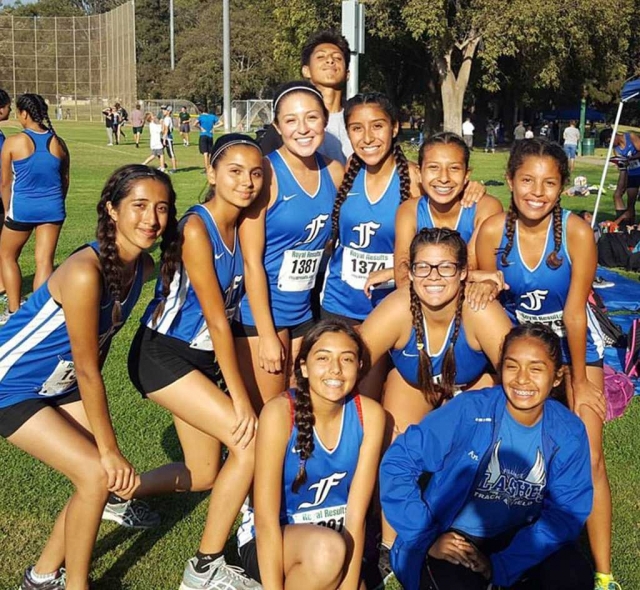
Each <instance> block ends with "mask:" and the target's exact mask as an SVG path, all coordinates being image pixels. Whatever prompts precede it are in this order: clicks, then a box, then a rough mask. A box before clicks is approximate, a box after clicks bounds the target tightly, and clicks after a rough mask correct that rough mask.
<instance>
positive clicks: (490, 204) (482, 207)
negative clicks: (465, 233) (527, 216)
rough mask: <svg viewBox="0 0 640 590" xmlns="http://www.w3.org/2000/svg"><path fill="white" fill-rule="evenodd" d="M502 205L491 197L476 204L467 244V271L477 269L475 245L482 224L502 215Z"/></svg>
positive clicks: (484, 198) (486, 196)
mask: <svg viewBox="0 0 640 590" xmlns="http://www.w3.org/2000/svg"><path fill="white" fill-rule="evenodd" d="M502 211H503V209H502V203H500V201H498V199H496V198H495V197H492V196H491V195H485V196H484V197H483V199H482V200H481V201H480V202H479V203H478V208H477V209H476V217H475V219H474V225H475V227H474V230H473V234H472V235H471V239H470V240H469V244H468V257H469V270H475V269H476V268H478V260H477V257H476V244H477V242H478V234H479V232H480V227H481V226H482V224H483V222H484V221H485V220H486V219H488V218H489V217H491V216H492V215H496V214H498V213H502Z"/></svg>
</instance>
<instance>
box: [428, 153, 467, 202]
mask: <svg viewBox="0 0 640 590" xmlns="http://www.w3.org/2000/svg"><path fill="white" fill-rule="evenodd" d="M470 172H471V171H470V170H469V169H468V168H467V165H466V162H465V153H464V150H463V149H462V148H461V147H460V146H458V145H456V144H454V143H435V144H431V145H429V146H428V147H427V148H426V149H425V151H424V154H423V157H422V165H421V166H420V180H421V183H422V187H423V188H424V190H425V192H426V193H427V195H428V196H429V199H431V200H432V201H434V202H435V203H438V204H440V205H447V204H449V203H451V202H453V201H454V200H455V199H456V198H457V197H458V196H459V195H460V194H462V191H464V188H465V186H466V184H467V181H468V180H469V174H470Z"/></svg>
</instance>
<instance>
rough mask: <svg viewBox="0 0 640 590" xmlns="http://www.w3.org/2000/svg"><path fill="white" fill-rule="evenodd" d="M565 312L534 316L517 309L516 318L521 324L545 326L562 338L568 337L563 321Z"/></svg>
mask: <svg viewBox="0 0 640 590" xmlns="http://www.w3.org/2000/svg"><path fill="white" fill-rule="evenodd" d="M562 315H563V312H561V311H556V312H555V313H543V314H541V315H533V314H530V313H525V312H524V311H520V310H519V309H516V318H517V319H518V322H519V323H520V324H545V325H546V326H549V327H550V328H551V329H552V330H553V331H554V332H555V333H556V334H557V335H558V336H560V338H564V337H565V336H566V335H567V329H566V328H565V326H564V322H563V321H562Z"/></svg>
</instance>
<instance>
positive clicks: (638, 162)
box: [613, 132, 640, 225]
mask: <svg viewBox="0 0 640 590" xmlns="http://www.w3.org/2000/svg"><path fill="white" fill-rule="evenodd" d="M614 149H615V153H616V155H617V156H620V157H621V158H623V160H622V162H623V166H624V167H622V168H621V169H620V176H619V178H618V184H617V186H616V190H615V193H614V194H613V203H614V207H615V210H616V219H615V222H616V223H618V224H620V225H625V224H628V225H630V224H633V223H634V222H635V219H636V200H637V198H638V189H639V187H640V136H639V135H638V134H637V133H629V132H626V133H616V138H615V143H614ZM625 191H626V193H627V205H626V207H625V204H624V200H623V197H624V193H625Z"/></svg>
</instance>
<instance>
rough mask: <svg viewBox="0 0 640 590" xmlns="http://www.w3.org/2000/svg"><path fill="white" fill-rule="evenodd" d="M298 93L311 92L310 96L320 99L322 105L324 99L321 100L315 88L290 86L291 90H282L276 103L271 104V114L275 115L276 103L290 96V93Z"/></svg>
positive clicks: (320, 95)
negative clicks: (313, 95)
mask: <svg viewBox="0 0 640 590" xmlns="http://www.w3.org/2000/svg"><path fill="white" fill-rule="evenodd" d="M299 91H306V92H311V93H312V94H315V95H316V96H317V97H318V98H319V99H320V102H321V103H322V104H324V99H323V98H322V94H320V91H319V90H317V89H316V88H310V87H309V86H292V87H291V88H287V89H286V90H284V91H283V92H282V94H281V95H280V96H279V97H278V98H276V101H275V102H274V103H273V112H274V113H275V112H276V110H278V103H279V102H280V101H281V100H282V98H283V97H284V96H286V95H287V94H290V93H291V92H299Z"/></svg>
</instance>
